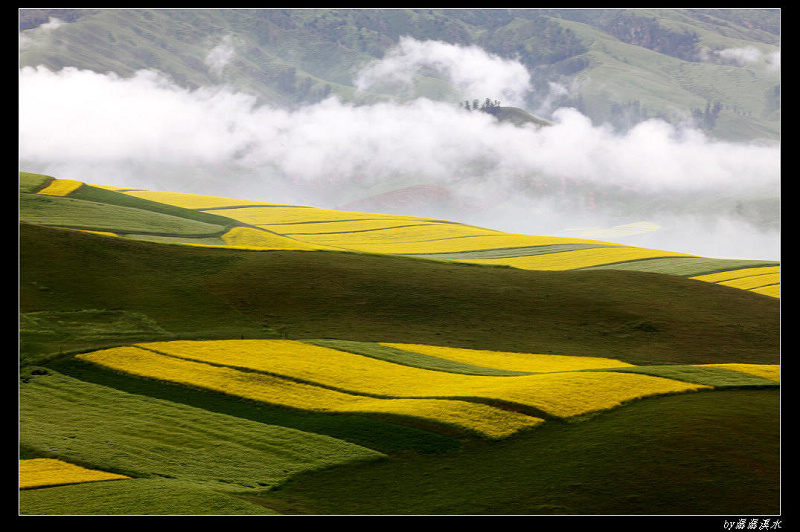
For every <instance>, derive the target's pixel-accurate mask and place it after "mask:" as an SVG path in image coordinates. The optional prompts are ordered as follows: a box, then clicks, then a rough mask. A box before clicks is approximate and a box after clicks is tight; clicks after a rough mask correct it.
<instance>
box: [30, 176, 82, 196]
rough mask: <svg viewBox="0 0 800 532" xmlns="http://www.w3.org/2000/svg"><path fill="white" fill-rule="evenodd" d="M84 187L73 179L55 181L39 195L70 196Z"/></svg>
mask: <svg viewBox="0 0 800 532" xmlns="http://www.w3.org/2000/svg"><path fill="white" fill-rule="evenodd" d="M82 185H83V183H82V182H81V181H75V180H73V179H54V180H53V181H52V182H51V183H50V184H49V185H47V186H46V187H44V188H43V189H42V190H40V191H39V192H37V194H43V195H45V196H68V195H70V194H71V193H72V192H74V191H76V190H78V188H80V187H81V186H82Z"/></svg>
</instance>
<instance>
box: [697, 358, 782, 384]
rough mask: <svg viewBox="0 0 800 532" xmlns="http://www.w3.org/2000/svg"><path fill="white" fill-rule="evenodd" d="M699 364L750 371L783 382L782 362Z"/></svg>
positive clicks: (751, 373) (743, 371)
mask: <svg viewBox="0 0 800 532" xmlns="http://www.w3.org/2000/svg"><path fill="white" fill-rule="evenodd" d="M698 366H706V367H712V368H723V369H729V370H732V371H739V372H741V373H749V374H750V375H756V376H757V377H762V378H764V379H769V380H773V381H775V382H781V366H780V364H735V363H730V364H698Z"/></svg>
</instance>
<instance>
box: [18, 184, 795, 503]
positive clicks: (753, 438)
mask: <svg viewBox="0 0 800 532" xmlns="http://www.w3.org/2000/svg"><path fill="white" fill-rule="evenodd" d="M19 185H20V222H21V224H20V235H21V246H20V253H21V255H20V256H21V272H20V274H21V276H20V289H21V291H20V294H21V295H20V320H19V324H20V345H21V347H20V356H21V362H22V365H21V368H22V369H21V373H20V387H19V390H20V461H19V475H20V490H21V491H20V513H23V514H209V513H210V514H237V515H239V514H242V515H243V514H315V513H334V514H338V513H341V514H365V513H366V514H369V513H387V514H403V513H418V514H452V513H470V514H496V513H500V514H513V513H523V514H551V513H600V514H603V513H622V514H625V513H653V512H654V513H701V514H702V513H713V512H714V511H725V512H733V511H744V512H753V513H760V514H770V513H774V512H776V511H778V510H779V492H778V491H777V486H776V485H777V483H776V479H777V478H779V470H780V467H779V466H780V461H779V459H778V454H779V450H780V449H779V444H778V439H779V436H780V434H779V430H776V427H777V425H778V424H779V408H777V406H778V404H779V399H780V363H779V362H780V350H779V339H778V337H779V334H778V331H779V321H780V320H779V307H780V300H779V298H780V264H779V263H777V262H769V261H755V260H734V259H719V258H710V257H700V256H694V255H689V254H683V253H675V252H667V251H661V250H655V249H645V248H639V247H634V246H627V245H622V244H618V243H614V242H610V241H604V240H591V239H585V238H571V237H553V236H535V235H523V234H512V233H507V232H501V231H496V230H492V229H487V228H481V227H475V226H470V225H465V224H461V223H456V222H451V221H447V220H440V219H432V218H425V217H415V216H400V215H386V214H376V213H366V212H350V211H339V210H330V209H320V208H315V207H307V206H299V205H285V204H277V203H275V204H273V203H265V202H259V201H252V200H239V199H229V198H222V197H212V196H203V195H196V194H185V193H175V192H166V191H164V192H162V191H151V190H140V189H129V188H122V187H115V186H106V185H91V184H87V183H83V182H80V181H74V180H61V179H55V178H52V177H48V176H42V175H38V174H27V173H24V172H21V173H20V183H19ZM614 442H615V443H614ZM498 479H503V480H498ZM656 485H659V486H660V487H659V488H658V489H654V488H653V486H656ZM364 490H366V491H364ZM708 491H711V492H714V493H715V494H717V495H713V496H710V497H705V498H704V497H702V496H698V494H705V493H707V492H708ZM611 494H614V495H613V496H612V495H611Z"/></svg>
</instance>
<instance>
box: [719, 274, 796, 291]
mask: <svg viewBox="0 0 800 532" xmlns="http://www.w3.org/2000/svg"><path fill="white" fill-rule="evenodd" d="M780 282H781V274H780V273H767V274H763V275H750V276H747V277H740V278H738V279H731V280H730V281H720V282H719V283H717V284H722V285H725V286H732V287H734V288H741V289H743V290H749V289H751V288H759V287H762V286H767V285H772V284H778V283H780Z"/></svg>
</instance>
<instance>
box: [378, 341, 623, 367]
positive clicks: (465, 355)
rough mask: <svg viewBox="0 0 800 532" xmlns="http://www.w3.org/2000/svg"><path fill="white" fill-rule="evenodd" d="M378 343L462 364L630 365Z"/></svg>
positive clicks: (615, 361)
mask: <svg viewBox="0 0 800 532" xmlns="http://www.w3.org/2000/svg"><path fill="white" fill-rule="evenodd" d="M381 345H385V346H388V347H394V348H397V349H402V350H405V351H413V352H414V353H422V354H424V355H430V356H434V357H438V358H444V359H447V360H453V361H455V362H461V363H464V364H472V365H475V366H481V367H486V368H495V369H505V370H511V371H530V372H535V373H550V372H554V371H580V370H584V369H606V368H622V367H630V366H632V364H628V363H626V362H621V361H619V360H614V359H611V358H599V357H576V356H566V355H537V354H532V353H513V352H503V351H488V350H483V349H464V348H457V347H441V346H436V345H421V344H400V343H381Z"/></svg>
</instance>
